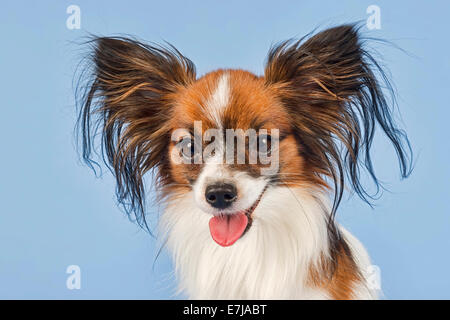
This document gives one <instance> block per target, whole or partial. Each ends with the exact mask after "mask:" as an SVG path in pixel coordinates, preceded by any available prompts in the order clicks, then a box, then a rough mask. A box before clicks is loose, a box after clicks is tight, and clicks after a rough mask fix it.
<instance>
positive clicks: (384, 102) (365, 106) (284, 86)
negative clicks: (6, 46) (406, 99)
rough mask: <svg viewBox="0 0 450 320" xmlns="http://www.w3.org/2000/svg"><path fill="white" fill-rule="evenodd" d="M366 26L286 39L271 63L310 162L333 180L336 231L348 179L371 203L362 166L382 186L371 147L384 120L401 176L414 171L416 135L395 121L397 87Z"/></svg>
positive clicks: (268, 71)
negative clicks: (373, 51)
mask: <svg viewBox="0 0 450 320" xmlns="http://www.w3.org/2000/svg"><path fill="white" fill-rule="evenodd" d="M358 32H359V30H358V27H357V26H355V25H343V26H339V27H335V28H331V29H327V30H325V31H323V32H320V33H318V34H317V35H315V36H313V37H311V38H309V39H308V40H306V41H304V40H303V39H302V40H300V41H296V42H294V41H286V42H283V43H281V44H279V45H278V46H276V47H274V48H272V49H271V51H270V52H269V55H268V58H267V64H266V68H265V80H266V83H267V85H276V86H278V88H279V90H281V99H282V102H283V104H284V105H285V107H286V108H287V110H288V112H289V115H290V116H291V117H292V118H291V119H292V126H293V127H294V129H295V130H294V131H295V134H296V137H297V140H298V142H299V143H300V144H301V145H302V150H304V151H303V156H304V157H305V158H306V161H307V162H308V164H309V167H310V168H314V171H315V173H316V174H317V175H318V176H327V177H330V178H331V179H332V180H333V184H334V186H333V189H334V195H335V196H334V203H333V208H332V211H331V213H330V227H331V232H332V233H336V230H335V229H334V228H333V223H332V222H333V219H334V216H335V213H336V209H337V208H338V206H339V203H340V201H341V198H342V195H343V191H344V185H345V184H346V181H347V180H346V179H348V180H349V182H350V186H351V187H352V189H353V190H354V191H355V192H356V193H357V194H358V195H359V196H360V197H361V198H362V199H363V200H365V201H366V202H368V203H369V204H370V200H371V198H372V196H371V195H370V194H369V193H368V192H367V190H366V188H365V187H364V186H363V185H362V183H361V180H360V171H361V170H365V171H366V172H367V173H368V174H369V175H370V177H371V178H372V180H373V182H374V183H375V186H376V187H377V193H378V191H379V190H380V187H382V186H381V184H380V182H379V181H378V179H377V177H376V175H375V172H374V168H373V165H372V160H371V154H370V149H371V145H372V141H373V138H374V133H375V128H376V127H377V125H378V127H380V128H381V130H382V131H383V132H384V134H385V135H386V136H387V138H388V139H389V140H390V141H391V143H392V144H393V146H394V148H395V151H396V153H397V156H398V160H399V166H400V172H401V176H402V177H407V176H408V175H409V174H410V172H411V164H412V151H411V146H410V143H409V141H408V138H407V136H406V134H405V133H404V132H403V131H402V130H400V129H398V128H397V126H396V125H395V123H394V121H393V117H392V110H391V109H390V107H389V104H388V102H389V100H388V99H387V97H386V96H385V94H384V92H383V89H385V92H387V93H389V94H392V98H394V96H393V92H394V91H393V89H392V86H391V84H390V83H389V80H388V78H387V76H386V74H385V73H384V72H383V70H382V68H381V67H380V65H379V64H378V63H377V61H376V60H375V59H374V58H373V57H372V56H371V55H370V54H369V52H367V51H366V50H365V48H364V41H363V40H362V39H361V37H360V36H359V35H358ZM392 101H395V99H392Z"/></svg>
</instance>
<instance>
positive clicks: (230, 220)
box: [209, 213, 248, 247]
mask: <svg viewBox="0 0 450 320" xmlns="http://www.w3.org/2000/svg"><path fill="white" fill-rule="evenodd" d="M247 223H248V219H247V216H246V215H245V214H243V213H236V214H231V215H225V216H220V217H212V218H211V219H210V220H209V231H210V232H211V236H212V238H213V239H214V241H215V242H217V243H218V244H220V245H221V246H222V247H228V246H231V245H232V244H233V243H235V242H236V240H237V239H239V238H240V237H241V236H242V234H243V233H244V231H245V228H246V227H247Z"/></svg>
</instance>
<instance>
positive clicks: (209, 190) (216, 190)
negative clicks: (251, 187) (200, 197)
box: [205, 183, 237, 209]
mask: <svg viewBox="0 0 450 320" xmlns="http://www.w3.org/2000/svg"><path fill="white" fill-rule="evenodd" d="M236 196H237V191H236V187H235V186H234V185H232V184H228V183H221V184H213V185H209V186H208V187H206V191H205V197H206V201H207V202H208V203H209V204H210V205H211V206H213V207H214V208H217V209H225V208H227V207H229V206H231V204H232V203H233V201H234V200H236Z"/></svg>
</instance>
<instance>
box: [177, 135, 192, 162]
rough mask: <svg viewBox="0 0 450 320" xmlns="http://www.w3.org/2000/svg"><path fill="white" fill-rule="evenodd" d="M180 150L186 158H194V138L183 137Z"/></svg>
mask: <svg viewBox="0 0 450 320" xmlns="http://www.w3.org/2000/svg"><path fill="white" fill-rule="evenodd" d="M179 147H180V149H181V150H180V152H181V154H182V155H183V157H185V158H186V159H192V158H193V157H194V156H195V148H194V142H193V141H192V139H183V140H182V141H181V142H180V143H179Z"/></svg>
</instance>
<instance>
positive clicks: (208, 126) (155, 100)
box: [79, 26, 409, 246]
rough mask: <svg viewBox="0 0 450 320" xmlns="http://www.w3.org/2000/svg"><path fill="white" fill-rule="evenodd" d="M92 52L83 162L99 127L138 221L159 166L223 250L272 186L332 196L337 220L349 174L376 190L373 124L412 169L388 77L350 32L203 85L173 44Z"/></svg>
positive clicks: (161, 182) (166, 189)
mask: <svg viewBox="0 0 450 320" xmlns="http://www.w3.org/2000/svg"><path fill="white" fill-rule="evenodd" d="M92 45H93V55H92V57H93V59H92V61H93V65H94V69H93V73H92V77H91V78H90V80H91V82H89V83H88V84H87V86H86V92H85V94H84V96H83V99H82V101H83V105H82V108H81V110H80V121H79V125H80V128H81V132H82V137H83V139H82V142H83V144H82V145H83V146H84V149H83V156H84V158H85V159H86V160H87V161H88V163H90V162H89V161H90V159H91V158H90V155H91V150H92V149H93V142H94V139H93V136H95V130H94V128H101V129H102V130H101V137H102V139H103V140H102V143H103V150H104V152H105V156H106V160H107V163H108V164H109V166H110V168H111V169H112V170H113V172H114V174H115V176H116V179H117V195H118V198H119V201H121V202H122V203H123V204H124V205H125V207H126V209H127V211H129V212H134V213H136V217H137V220H138V222H139V223H141V224H145V215H144V211H145V209H144V207H145V188H144V182H143V177H144V175H145V174H146V173H147V172H148V171H151V170H153V171H154V172H155V173H156V179H155V180H156V181H155V182H156V185H157V188H158V191H159V194H160V195H161V197H163V198H166V199H167V201H170V200H171V199H173V198H175V197H179V196H186V195H192V197H193V198H194V200H195V203H196V205H197V207H198V208H199V209H200V210H202V211H203V212H205V213H206V214H210V215H211V220H210V224H209V226H210V230H211V235H212V237H213V239H214V240H215V241H216V242H217V243H219V244H220V245H223V246H228V245H231V244H233V243H234V242H235V241H236V240H238V239H239V238H240V237H241V236H242V235H243V234H244V233H245V232H247V231H249V229H250V226H251V223H252V220H253V219H255V218H257V217H255V216H254V215H253V211H254V209H255V208H256V206H257V205H258V203H259V201H260V200H261V199H262V197H264V196H265V194H266V193H269V192H271V188H272V187H274V186H280V185H282V186H286V187H295V188H304V189H314V190H317V189H330V190H333V191H334V194H335V197H334V206H333V209H332V210H331V212H329V215H330V216H331V217H333V215H334V212H335V210H336V209H337V206H338V204H339V201H340V199H341V197H342V192H343V187H344V184H345V179H346V178H347V177H348V178H349V181H350V186H352V187H353V189H354V190H355V192H356V193H357V194H359V195H360V196H361V197H362V198H363V199H367V192H366V191H365V189H364V188H363V186H362V185H361V183H360V181H359V172H360V170H361V169H366V170H367V171H368V172H369V174H370V176H371V177H372V178H373V180H374V182H375V184H376V185H377V186H378V181H377V179H376V177H375V175H374V173H373V169H372V163H371V159H370V145H371V142H372V139H373V133H374V128H375V125H376V124H377V123H378V124H380V127H381V128H382V130H383V131H384V132H385V133H386V135H387V136H388V138H389V139H390V140H391V141H392V143H393V145H394V147H395V149H396V151H397V154H398V155H399V160H400V165H401V170H402V174H403V175H404V176H406V175H407V174H408V173H409V172H408V153H407V152H405V150H404V147H403V146H404V144H406V145H407V146H409V144H408V140H407V138H406V136H404V135H403V133H402V132H401V131H399V130H398V129H397V128H396V127H395V125H394V123H393V121H392V119H391V114H390V110H389V108H388V106H387V103H386V99H385V98H384V95H383V91H382V90H381V87H380V85H379V81H378V80H377V79H376V73H377V72H381V76H382V77H381V79H385V77H383V76H384V74H382V70H381V69H379V68H378V65H377V64H376V63H374V60H373V58H372V57H371V56H370V55H369V54H368V53H367V52H366V51H365V50H364V49H363V48H362V46H361V40H360V38H359V36H358V30H357V29H356V28H355V27H354V26H341V27H337V28H332V29H328V30H325V31H323V32H321V33H319V34H317V35H315V36H313V37H311V38H310V39H308V40H306V41H303V40H300V41H298V42H292V41H286V42H283V43H281V44H280V45H278V46H276V47H274V48H273V49H272V50H271V51H270V52H269V55H268V58H267V63H266V67H265V72H264V75H263V76H256V75H254V74H251V73H249V72H246V71H242V70H218V71H215V72H212V73H209V74H206V75H205V76H203V77H200V78H197V77H196V74H195V67H194V65H193V63H192V62H191V61H190V60H188V59H187V58H185V57H184V56H183V55H181V54H180V53H179V52H178V51H177V50H176V49H175V48H173V47H170V48H162V47H154V46H148V45H144V44H142V43H139V42H136V41H133V40H130V39H124V38H96V39H94V40H93V42H92ZM385 85H386V86H388V87H389V83H386V84H385ZM94 119H95V120H94ZM330 182H331V183H330ZM187 214H189V213H187ZM330 230H331V234H333V232H334V231H333V228H332V227H331V228H330Z"/></svg>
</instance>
